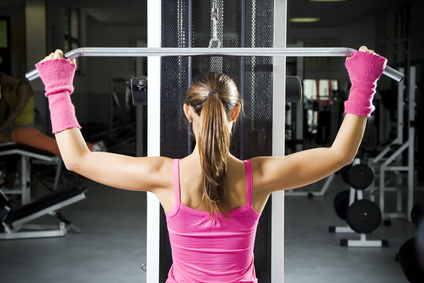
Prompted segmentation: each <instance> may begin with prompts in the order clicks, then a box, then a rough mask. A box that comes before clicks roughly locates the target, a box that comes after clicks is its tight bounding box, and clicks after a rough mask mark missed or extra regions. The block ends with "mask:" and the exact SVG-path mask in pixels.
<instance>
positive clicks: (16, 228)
mask: <svg viewBox="0 0 424 283" xmlns="http://www.w3.org/2000/svg"><path fill="white" fill-rule="evenodd" d="M83 199H85V193H84V192H81V193H80V194H78V195H76V196H74V197H72V198H69V199H67V200H64V201H62V202H60V203H57V204H55V205H52V206H50V207H47V208H45V209H42V210H40V211H37V212H35V213H33V214H31V215H28V216H27V217H23V218H21V219H18V220H16V221H14V222H13V223H12V227H5V233H0V240H10V239H28V238H45V237H62V236H64V235H66V234H67V233H68V231H69V230H70V228H74V230H75V231H77V232H80V231H81V230H80V229H78V227H76V226H75V225H73V224H70V225H67V224H66V223H65V222H62V221H61V222H60V223H59V225H41V224H26V223H27V222H29V221H32V220H34V219H36V218H39V217H41V216H43V215H47V214H50V215H52V216H56V215H57V213H56V211H57V210H59V209H61V208H63V207H65V206H68V205H71V204H73V203H75V202H78V201H80V200H83ZM58 219H60V217H58ZM22 229H25V230H33V231H20V230H22Z"/></svg>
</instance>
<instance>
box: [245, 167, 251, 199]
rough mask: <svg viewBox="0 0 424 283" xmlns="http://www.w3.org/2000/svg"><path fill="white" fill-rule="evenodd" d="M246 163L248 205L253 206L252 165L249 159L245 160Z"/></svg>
mask: <svg viewBox="0 0 424 283" xmlns="http://www.w3.org/2000/svg"><path fill="white" fill-rule="evenodd" d="M244 164H245V165H246V205H249V206H252V166H251V164H250V161H249V160H244Z"/></svg>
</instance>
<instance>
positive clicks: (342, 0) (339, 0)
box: [309, 0, 346, 2]
mask: <svg viewBox="0 0 424 283" xmlns="http://www.w3.org/2000/svg"><path fill="white" fill-rule="evenodd" d="M309 1H310V2H345V1H346V0H309Z"/></svg>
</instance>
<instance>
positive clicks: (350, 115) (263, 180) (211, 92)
mask: <svg viewBox="0 0 424 283" xmlns="http://www.w3.org/2000/svg"><path fill="white" fill-rule="evenodd" d="M385 64H386V59H384V58H382V57H380V56H378V55H375V54H374V52H373V51H372V50H367V49H366V47H361V49H360V51H358V52H355V53H353V54H352V55H351V57H350V58H348V59H347V62H346V66H347V69H348V71H349V75H350V78H351V82H352V88H351V93H350V96H349V100H348V101H347V102H346V103H345V109H346V117H345V119H344V121H343V124H342V125H341V127H340V130H339V133H338V135H337V137H336V139H335V141H334V143H333V144H332V146H331V147H329V148H317V149H312V150H307V151H303V152H299V153H295V154H292V155H289V156H284V157H256V158H252V159H251V160H245V161H241V160H239V159H237V158H236V157H234V156H233V155H231V154H230V153H229V148H230V146H229V141H230V135H231V128H232V125H233V123H234V122H235V121H236V120H237V117H238V116H239V112H240V108H241V100H240V97H239V94H238V91H237V87H236V86H235V84H234V82H233V80H232V79H231V78H229V77H227V76H225V75H223V74H216V73H212V74H208V75H203V76H200V77H198V78H196V79H195V80H194V81H193V82H192V84H191V86H190V89H189V91H188V93H187V97H186V103H185V104H184V113H185V115H186V117H187V119H188V120H189V121H190V122H192V123H193V131H194V136H195V139H196V147H195V149H194V150H193V153H192V154H190V155H189V156H187V157H185V158H183V159H181V160H172V159H169V158H166V157H140V158H134V157H128V156H122V155H115V154H110V153H99V152H90V151H89V150H88V148H87V146H86V144H85V142H84V139H83V137H82V135H81V132H80V130H79V128H80V127H79V124H78V121H77V119H76V117H75V110H74V107H73V105H72V103H71V100H70V93H72V91H73V86H72V81H73V76H74V72H75V64H74V62H72V61H70V60H65V59H63V53H62V52H61V51H60V50H57V51H56V52H55V53H52V54H50V55H49V56H47V57H46V58H45V59H44V60H42V61H41V62H40V63H38V64H37V65H36V67H37V69H38V73H39V75H40V77H41V79H42V80H43V82H44V84H45V86H46V96H47V97H48V100H49V107H50V111H51V119H52V125H53V131H54V133H55V134H56V140H57V142H58V144H59V147H60V151H61V153H62V158H63V160H64V162H65V165H66V167H67V168H68V169H69V170H73V171H75V172H77V173H79V174H81V175H84V176H86V177H87V178H90V179H92V180H95V181H97V182H99V183H102V184H105V185H107V186H111V187H116V188H121V189H127V190H138V191H149V192H152V193H154V194H155V195H156V196H157V197H158V199H159V201H160V203H161V205H162V207H163V208H164V210H165V213H166V217H167V223H168V230H169V234H170V241H171V247H172V255H173V266H172V268H171V270H170V272H169V277H168V281H167V282H257V279H256V276H255V269H254V265H253V245H254V238H255V232H256V226H257V222H258V219H259V217H260V214H261V212H262V210H263V208H264V206H265V203H266V202H267V200H268V197H269V196H270V194H271V193H272V192H275V191H277V190H287V189H292V188H297V187H301V186H305V185H307V184H310V183H312V182H315V181H318V180H320V179H322V178H324V177H326V176H328V175H330V174H332V173H334V172H335V171H337V170H339V169H340V168H342V167H343V166H345V165H347V164H350V163H351V162H352V160H353V158H354V157H355V155H356V152H357V149H358V147H359V144H360V142H361V139H362V136H363V133H364V130H365V124H366V119H367V117H368V116H369V115H370V114H371V112H372V111H373V110H374V107H373V105H372V103H371V102H372V98H373V96H374V93H375V86H376V84H375V83H376V81H377V80H378V78H379V77H380V75H381V74H382V72H383V70H384V67H385ZM314 161H315V162H314Z"/></svg>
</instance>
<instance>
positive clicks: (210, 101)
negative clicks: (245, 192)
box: [186, 73, 241, 218]
mask: <svg viewBox="0 0 424 283" xmlns="http://www.w3.org/2000/svg"><path fill="white" fill-rule="evenodd" d="M186 101H187V102H186V103H188V104H189V105H190V106H192V107H193V108H194V110H195V111H196V113H197V114H199V116H200V119H199V120H200V122H199V124H198V128H197V135H196V142H197V147H198V150H199V155H200V164H201V168H202V173H203V181H202V183H203V184H202V189H203V195H202V203H201V204H202V205H203V206H204V207H205V209H206V210H207V211H209V212H210V214H211V217H212V218H213V217H215V216H216V213H221V214H222V215H223V216H224V217H226V218H228V217H229V216H228V212H229V211H230V210H231V206H230V201H229V196H228V192H227V191H228V190H227V189H226V187H225V185H226V176H227V157H228V155H229V151H230V138H231V129H230V128H229V127H231V123H230V121H228V118H227V116H228V112H229V111H230V110H232V109H233V108H234V107H235V106H236V105H237V104H239V103H241V100H240V96H239V93H238V91H237V87H236V86H235V84H234V82H233V80H232V79H231V78H230V77H228V76H226V75H223V74H218V73H209V75H206V76H199V77H197V78H195V79H194V80H193V82H192V85H191V87H190V90H189V91H188V93H187V98H186Z"/></svg>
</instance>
